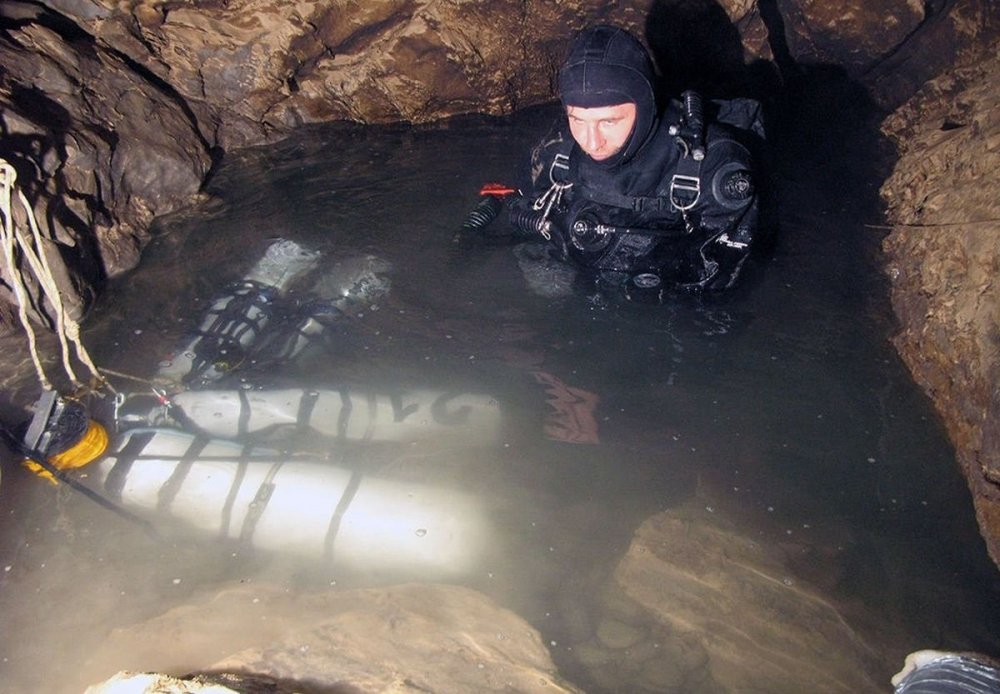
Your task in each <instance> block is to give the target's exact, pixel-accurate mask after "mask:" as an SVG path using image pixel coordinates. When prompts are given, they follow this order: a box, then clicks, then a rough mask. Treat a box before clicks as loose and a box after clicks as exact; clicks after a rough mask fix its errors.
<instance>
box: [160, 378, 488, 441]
mask: <svg viewBox="0 0 1000 694" xmlns="http://www.w3.org/2000/svg"><path fill="white" fill-rule="evenodd" d="M175 409H176V410H179V412H175V413H174V416H175V417H177V415H179V418H180V419H181V420H182V423H184V424H186V425H187V426H189V427H194V428H196V429H197V430H198V431H200V432H202V433H204V434H207V435H209V436H219V437H223V438H245V437H247V436H254V435H263V434H268V433H273V432H274V431H276V430H277V429H279V428H287V427H294V428H296V429H299V430H302V431H306V430H309V431H313V432H316V433H319V434H321V435H323V436H329V437H335V438H336V439H337V440H339V441H357V442H388V441H391V442H397V443H398V442H412V441H419V440H430V439H433V440H435V441H438V440H440V441H443V442H447V444H448V445H463V444H464V445H469V446H490V445H493V444H495V443H497V441H498V440H499V438H500V427H501V416H500V406H499V404H498V403H497V401H496V399H494V398H492V397H489V396H486V395H478V394H473V393H449V392H445V391H433V390H409V391H399V392H397V393H392V394H389V393H376V392H374V391H368V390H348V389H346V388H345V389H339V390H310V389H296V388H292V389H285V390H264V391H252V390H232V391H218V390H215V391H213V390H190V391H185V392H182V393H178V394H176V395H174V396H173V397H172V398H171V399H170V405H169V408H168V410H167V412H166V414H167V416H171V411H173V410H175Z"/></svg>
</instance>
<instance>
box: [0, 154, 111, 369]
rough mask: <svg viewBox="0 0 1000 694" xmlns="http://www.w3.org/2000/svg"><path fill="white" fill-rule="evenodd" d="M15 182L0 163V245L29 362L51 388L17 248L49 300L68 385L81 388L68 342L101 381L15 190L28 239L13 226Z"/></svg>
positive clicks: (24, 201) (28, 206)
mask: <svg viewBox="0 0 1000 694" xmlns="http://www.w3.org/2000/svg"><path fill="white" fill-rule="evenodd" d="M16 181H17V171H16V170H15V169H14V167H13V166H11V165H10V164H9V163H8V162H6V161H5V160H3V159H0V212H2V214H3V232H2V236H0V243H2V244H3V252H4V259H5V260H6V262H7V268H8V271H9V272H10V283H11V286H12V287H13V288H14V295H15V296H16V297H17V303H18V317H19V318H20V319H21V325H22V326H24V330H25V332H26V333H27V334H28V345H29V347H30V349H31V358H32V361H33V362H34V364H35V371H36V372H37V374H38V380H39V381H40V382H41V384H42V386H43V387H45V388H51V387H52V386H51V384H50V383H49V380H48V379H47V378H46V376H45V373H44V371H43V369H42V364H41V360H40V359H39V356H38V351H37V343H36V339H35V332H34V330H33V329H32V327H31V322H30V321H29V319H28V311H27V306H28V294H27V291H26V290H25V287H24V282H23V278H22V277H21V275H20V273H19V272H18V270H17V267H16V266H15V264H14V263H15V253H14V251H15V248H18V249H19V250H20V251H21V254H22V255H23V256H24V259H25V260H26V261H27V263H28V266H29V267H30V269H31V272H32V274H33V275H34V277H35V279H36V280H37V281H38V284H39V286H40V287H41V289H42V293H43V296H44V297H45V298H47V299H48V300H49V303H51V304H52V308H53V310H54V312H55V320H56V334H57V335H58V337H59V346H60V352H61V354H62V362H63V368H64V369H65V371H66V374H67V375H68V376H69V378H70V381H72V383H73V385H75V386H77V387H79V386H80V385H81V384H80V381H79V380H78V379H77V376H76V372H75V371H74V370H73V366H72V364H71V363H70V348H69V343H70V342H71V343H72V344H73V347H74V349H75V351H76V356H77V358H78V359H79V360H80V361H81V362H83V363H84V364H85V365H86V366H87V368H88V369H90V372H91V375H92V376H93V377H94V378H96V379H98V380H101V381H103V378H101V376H100V374H99V373H98V370H97V367H96V366H94V362H93V360H91V358H90V355H89V354H88V353H87V349H86V348H85V347H84V346H83V342H82V341H81V339H80V325H79V324H78V323H77V322H76V321H75V320H73V318H71V317H70V316H69V315H67V313H66V307H65V305H64V304H63V301H62V296H61V295H60V293H59V285H58V284H57V283H56V280H55V277H54V276H53V274H52V268H51V266H50V265H49V261H48V258H47V256H46V254H45V249H44V246H43V238H42V233H41V231H40V230H39V228H38V222H37V221H36V220H35V213H34V210H33V209H32V207H31V204H30V203H29V202H28V198H27V197H25V195H24V193H23V192H22V191H20V190H16V193H17V199H18V201H19V202H20V203H21V207H22V208H23V209H24V213H25V216H26V217H27V219H28V226H29V228H30V230H31V238H30V239H29V238H27V237H26V235H25V234H24V233H23V232H22V231H21V230H20V229H18V228H17V227H16V226H15V225H14V215H13V198H14V193H15V186H14V183H15V182H16Z"/></svg>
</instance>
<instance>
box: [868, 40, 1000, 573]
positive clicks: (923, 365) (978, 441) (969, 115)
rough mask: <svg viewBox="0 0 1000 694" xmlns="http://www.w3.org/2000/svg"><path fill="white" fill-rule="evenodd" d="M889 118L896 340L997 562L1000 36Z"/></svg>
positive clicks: (889, 251)
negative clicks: (933, 411)
mask: <svg viewBox="0 0 1000 694" xmlns="http://www.w3.org/2000/svg"><path fill="white" fill-rule="evenodd" d="M985 48H986V50H984V51H983V52H982V53H980V54H978V55H972V56H969V57H968V58H967V59H966V60H964V61H963V64H961V65H960V66H958V67H956V69H954V70H950V71H948V72H947V73H946V74H944V75H942V76H941V77H939V78H937V79H935V80H933V81H931V82H929V83H928V84H927V85H926V86H925V87H924V88H923V89H922V90H921V91H920V92H919V93H918V94H917V95H916V96H915V97H914V98H913V99H911V100H910V101H909V102H907V103H906V104H905V105H904V106H903V107H902V108H900V109H899V110H898V111H896V112H895V113H894V114H893V115H892V116H891V117H890V118H888V119H887V120H886V121H885V123H884V130H885V131H886V133H888V134H889V135H891V136H892V137H893V138H894V139H895V140H896V142H897V144H898V146H899V149H900V158H899V161H898V162H897V163H896V167H895V170H894V171H893V173H892V175H891V176H890V177H889V179H888V180H886V182H885V183H884V185H883V187H882V196H883V198H884V199H885V201H886V203H887V205H888V208H889V216H890V219H891V221H892V222H893V223H895V224H896V225H897V226H895V227H894V228H893V231H892V233H891V234H890V235H889V236H888V237H887V238H886V240H885V243H884V248H885V252H886V255H887V262H888V273H889V277H890V279H891V281H892V302H893V307H894V310H895V313H896V314H897V316H898V317H899V320H900V323H901V330H900V332H899V334H898V335H897V336H896V339H895V343H896V346H897V349H898V350H899V352H900V354H901V355H902V356H903V358H904V359H905V360H906V363H907V364H908V365H909V367H910V370H911V371H912V372H913V375H914V378H915V379H916V380H917V382H918V383H919V384H920V385H921V386H922V387H923V388H924V389H925V390H926V391H927V393H928V395H929V396H930V397H931V398H932V399H933V400H934V403H935V405H936V406H937V409H938V411H939V412H940V413H941V415H942V417H943V418H944V420H945V423H946V426H947V429H948V431H949V433H950V436H951V439H952V441H953V443H954V445H955V448H956V451H957V453H958V458H959V461H960V463H961V465H962V468H963V470H964V471H965V474H966V477H967V478H968V480H969V486H970V488H971V490H972V493H973V498H974V500H975V506H976V512H977V516H978V519H979V523H980V526H981V527H982V528H983V530H984V536H985V537H986V538H987V546H988V548H989V551H990V554H991V556H992V557H993V559H994V561H995V562H998V563H1000V390H998V388H997V384H998V383H1000V244H998V243H997V239H998V235H1000V86H998V84H997V82H996V74H997V72H998V70H1000V54H998V48H1000V39H998V38H997V37H996V36H994V38H993V40H992V42H991V43H990V44H989V45H988V46H986V47H985Z"/></svg>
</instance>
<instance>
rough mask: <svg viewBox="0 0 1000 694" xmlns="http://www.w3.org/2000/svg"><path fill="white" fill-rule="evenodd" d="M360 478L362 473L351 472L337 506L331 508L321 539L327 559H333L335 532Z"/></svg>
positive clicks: (356, 489)
mask: <svg viewBox="0 0 1000 694" xmlns="http://www.w3.org/2000/svg"><path fill="white" fill-rule="evenodd" d="M362 479H363V476H362V474H361V473H360V472H358V471H357V470H355V471H354V472H353V473H352V474H351V479H350V480H348V482H347V486H346V487H344V493H343V494H341V495H340V501H338V502H337V507H336V508H335V509H334V510H333V516H331V517H330V525H329V527H328V528H327V530H326V538H325V539H324V540H323V556H324V557H325V558H326V559H327V560H328V561H329V560H331V559H333V545H334V542H335V541H336V539H337V533H338V532H340V523H341V521H342V520H343V518H344V514H345V513H347V507H348V506H350V505H351V502H352V501H354V496H355V495H356V494H357V493H358V488H359V487H360V486H361V480H362Z"/></svg>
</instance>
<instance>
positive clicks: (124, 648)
mask: <svg viewBox="0 0 1000 694" xmlns="http://www.w3.org/2000/svg"><path fill="white" fill-rule="evenodd" d="M123 669H124V670H131V671H136V672H142V671H155V672H165V673H212V672H240V673H254V674H255V675H259V676H261V677H262V678H264V679H268V678H270V679H272V680H274V681H277V682H280V683H282V684H283V685H292V684H298V685H300V687H302V688H304V687H305V685H306V684H308V686H309V691H319V690H322V691H328V690H330V691H332V690H333V689H336V690H337V691H365V692H369V691H394V692H414V693H415V692H427V691H433V692H439V693H441V694H447V693H449V692H454V693H455V694H465V693H466V692H483V693H486V692H509V691H517V692H526V693H530V692H546V693H548V694H572V693H577V692H579V690H578V689H576V688H575V687H573V686H572V685H570V684H567V683H565V682H562V681H561V680H560V679H559V678H558V676H557V675H556V674H555V673H556V670H555V666H554V665H553V663H552V660H551V658H550V656H549V653H548V651H547V650H546V648H545V646H544V645H543V643H542V641H541V638H540V637H539V634H538V632H537V631H535V629H534V628H533V627H531V626H530V625H529V624H528V623H527V622H525V621H524V620H523V619H521V618H520V617H518V616H517V615H515V614H514V613H513V612H510V611H509V610H506V609H503V608H501V607H499V606H497V605H496V604H494V603H493V602H492V601H490V600H489V599H488V598H487V597H485V596H484V595H482V594H481V593H478V592H476V591H473V590H469V589H466V588H460V587H457V586H448V585H440V584H404V585H396V586H390V587H385V588H371V589H359V590H345V591H340V592H338V591H330V592H326V593H312V594H294V593H289V592H288V591H287V590H285V589H284V588H278V587H274V586H267V585H251V584H244V585H240V586H238V587H235V588H232V589H229V590H224V591H222V592H220V593H218V594H216V595H215V596H214V597H213V598H211V599H210V600H207V601H205V602H202V603H200V604H190V605H185V606H182V607H177V608H175V609H173V610H171V611H169V612H167V613H165V614H162V615H160V616H159V617H155V618H153V619H151V620H149V621H147V622H145V623H142V624H137V625H135V626H133V627H130V628H128V629H121V630H118V631H116V632H114V633H112V634H111V635H110V637H109V638H107V639H106V640H105V641H104V642H103V643H100V644H95V648H94V652H93V655H92V657H91V659H90V661H89V663H88V664H87V667H86V671H85V673H84V674H85V675H87V676H88V677H89V678H90V680H91V681H93V680H96V679H98V678H99V677H101V674H100V673H102V672H103V673H105V676H106V673H107V672H109V671H110V672H115V671H120V670H123ZM95 674H96V677H95V676H94V675H95ZM300 690H301V689H300Z"/></svg>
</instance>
